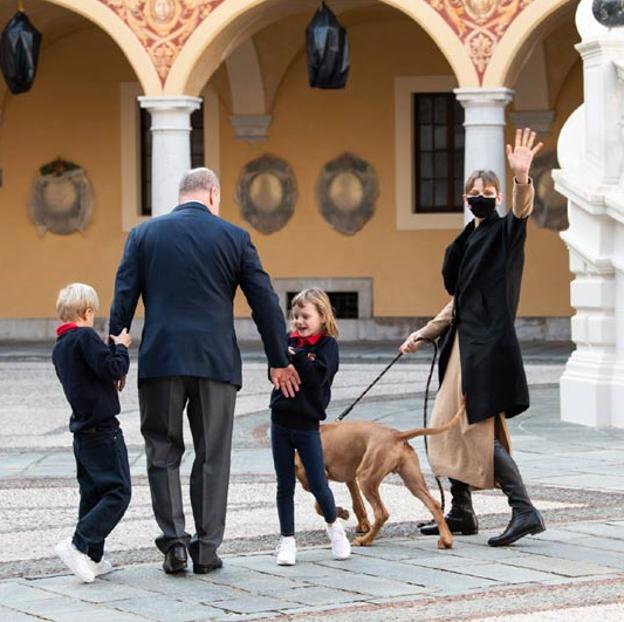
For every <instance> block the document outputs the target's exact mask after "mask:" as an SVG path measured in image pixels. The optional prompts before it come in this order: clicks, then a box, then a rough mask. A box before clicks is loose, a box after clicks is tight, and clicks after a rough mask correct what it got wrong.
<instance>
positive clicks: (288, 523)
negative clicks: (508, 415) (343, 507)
mask: <svg viewBox="0 0 624 622" xmlns="http://www.w3.org/2000/svg"><path fill="white" fill-rule="evenodd" d="M271 443H272V445H273V464H274V465H275V474H276V475H277V513H278V515H279V522H280V532H281V534H282V535H283V536H294V535H295V450H297V451H298V452H299V456H300V457H301V461H302V462H303V466H304V468H305V472H306V476H307V478H308V483H309V485H310V492H311V493H312V494H313V495H314V497H315V498H316V500H317V501H318V504H319V506H320V507H321V512H323V516H324V517H325V520H326V521H327V522H328V523H333V522H334V521H335V520H336V518H337V515H336V503H335V502H334V495H333V494H332V491H331V489H330V487H329V484H328V483H327V478H326V477H325V466H324V464H323V446H322V445H321V435H320V432H319V431H318V430H293V429H289V428H285V427H283V426H281V425H278V424H277V423H272V424H271Z"/></svg>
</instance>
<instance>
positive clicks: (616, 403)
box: [553, 0, 624, 427]
mask: <svg viewBox="0 0 624 622" xmlns="http://www.w3.org/2000/svg"><path fill="white" fill-rule="evenodd" d="M591 5H592V2H591V0H581V1H580V2H579V6H578V9H577V14H576V24H577V29H578V31H579V34H580V35H581V38H582V42H581V43H580V44H578V45H577V50H578V51H579V53H580V55H581V57H582V59H583V75H584V99H585V102H584V104H583V106H582V107H581V109H579V110H578V111H577V112H575V113H574V114H573V115H572V116H571V117H570V118H569V119H568V121H567V122H566V125H565V126H564V128H563V130H562V132H561V135H560V138H559V145H558V156H559V161H560V162H561V166H562V168H561V170H559V171H554V172H553V177H554V179H555V183H556V188H557V189H558V190H559V192H561V193H562V194H564V195H565V196H566V197H567V199H568V218H569V221H570V227H569V229H568V230H567V231H564V232H563V233H562V234H561V237H562V238H563V240H564V241H565V243H566V245H567V247H568V249H569V252H570V270H571V272H573V273H574V275H575V279H574V281H573V282H572V285H571V287H570V300H571V304H572V306H573V307H574V308H575V311H576V314H575V315H574V317H573V318H572V339H573V340H574V342H575V344H576V350H575V352H574V353H573V354H572V356H571V357H570V359H569V361H568V363H567V365H566V369H565V372H564V374H563V376H562V378H561V417H562V419H563V420H564V421H570V422H573V423H580V424H584V425H590V426H594V427H607V426H617V427H624V174H623V173H624V30H622V29H612V30H609V29H607V28H605V27H603V26H601V25H600V24H599V23H598V22H597V21H596V20H595V19H594V17H593V15H592V11H591Z"/></svg>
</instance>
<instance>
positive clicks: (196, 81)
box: [164, 0, 479, 95]
mask: <svg viewBox="0 0 624 622" xmlns="http://www.w3.org/2000/svg"><path fill="white" fill-rule="evenodd" d="M378 1H379V2H382V3H384V4H387V5H389V6H391V7H393V8H395V9H397V10H399V11H401V12H402V13H405V14H406V15H408V16H409V17H410V18H411V19H413V20H414V21H415V22H416V23H418V24H419V25H420V26H421V27H422V28H423V30H425V31H426V32H427V34H428V35H429V36H430V37H431V38H432V39H433V41H434V42H435V44H436V45H437V46H438V48H439V49H440V51H441V52H442V54H443V55H444V57H445V58H446V60H447V62H448V63H449V65H450V66H451V68H452V69H453V72H454V74H455V76H456V77H457V82H458V84H459V85H460V86H461V87H476V86H478V85H479V76H478V74H477V71H476V70H475V67H474V65H473V63H472V61H471V59H470V57H469V55H468V54H467V52H466V48H465V47H464V45H463V44H462V42H461V40H460V39H459V38H458V37H457V36H456V34H455V33H454V32H453V30H452V28H451V27H450V26H449V25H448V23H447V22H446V21H445V20H444V19H443V17H442V16H441V14H440V13H439V12H438V11H436V10H435V9H434V8H433V7H432V6H431V5H430V4H429V3H428V2H426V1H424V0H421V1H419V2H414V0H378ZM290 6H291V7H292V6H293V5H292V4H290ZM314 6H315V5H314V4H310V9H311V10H313V9H314ZM333 6H335V7H336V8H337V9H339V8H340V2H339V1H337V2H335V3H334V5H333ZM288 7H289V3H288V1H287V0H225V1H224V2H222V3H221V4H219V6H218V7H216V8H215V9H214V10H213V11H212V12H211V13H210V14H209V15H208V16H207V17H206V18H205V19H204V21H203V22H202V23H201V24H199V25H198V26H197V28H196V29H195V31H194V32H193V34H192V35H191V36H190V37H189V39H188V40H187V42H186V43H185V45H184V47H183V48H182V50H181V51H180V53H179V55H178V57H177V58H176V60H175V62H174V64H173V66H172V67H171V71H170V73H169V75H168V77H167V80H166V82H165V86H164V92H165V94H168V95H179V94H181V93H184V94H185V95H197V94H199V92H200V91H201V89H202V87H203V85H204V84H205V82H206V81H207V80H208V79H209V78H210V76H211V75H212V74H213V73H214V71H215V70H216V69H217V67H218V66H219V65H220V64H221V62H222V61H223V59H224V58H225V57H226V56H227V54H228V52H229V51H230V50H233V49H235V48H236V47H237V46H238V45H239V44H240V43H241V42H242V41H244V40H245V39H247V38H249V37H250V36H251V35H253V34H254V33H255V32H257V31H259V30H260V29H261V28H263V27H264V26H266V25H268V24H270V23H271V22H272V21H274V20H276V19H278V18H280V17H283V16H284V15H285V11H286V12H288V11H293V10H296V11H297V12H301V10H305V8H306V7H305V6H304V7H302V5H301V4H300V3H298V5H297V8H296V9H292V8H291V9H289V8H288ZM286 14H287V13H286Z"/></svg>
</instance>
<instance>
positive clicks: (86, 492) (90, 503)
mask: <svg viewBox="0 0 624 622" xmlns="http://www.w3.org/2000/svg"><path fill="white" fill-rule="evenodd" d="M74 457H75V458H76V467H77V473H76V477H77V478H78V484H79V486H80V506H79V508H78V524H77V525H76V531H75V532H74V537H73V540H72V541H73V543H74V546H75V547H76V548H77V549H78V550H79V551H82V552H83V553H85V554H87V555H88V556H89V557H90V558H91V559H92V560H93V561H95V562H99V561H100V560H101V559H102V555H103V554H104V540H105V539H106V537H107V536H108V535H109V534H110V532H111V531H112V530H113V529H114V528H115V526H116V525H117V523H118V522H119V521H120V520H121V517H122V516H123V515H124V513H125V511H126V509H127V507H128V504H129V503H130V494H131V492H130V491H131V488H130V466H129V465H128V451H127V450H126V443H125V442H124V437H123V434H122V433H121V430H120V429H110V430H99V431H97V432H94V433H79V434H75V435H74Z"/></svg>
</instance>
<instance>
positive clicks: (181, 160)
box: [139, 95, 201, 216]
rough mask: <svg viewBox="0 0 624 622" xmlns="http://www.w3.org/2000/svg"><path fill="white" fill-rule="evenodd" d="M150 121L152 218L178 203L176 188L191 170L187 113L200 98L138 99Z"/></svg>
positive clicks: (192, 109)
mask: <svg viewBox="0 0 624 622" xmlns="http://www.w3.org/2000/svg"><path fill="white" fill-rule="evenodd" d="M139 102H140V105H141V108H145V109H146V110H149V112H150V115H151V118H152V126H151V129H152V216H160V215H162V214H166V213H168V212H170V211H171V210H172V209H173V208H174V207H175V206H176V205H177V203H178V185H179V184H180V180H181V179H182V177H183V175H184V174H185V173H186V172H187V171H188V170H189V169H190V168H191V140H190V139H191V113H192V112H193V111H194V110H197V109H198V108H199V106H200V105H201V98H199V97H188V96H185V95H181V96H171V97H139Z"/></svg>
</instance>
